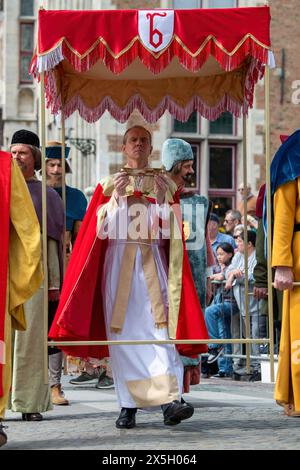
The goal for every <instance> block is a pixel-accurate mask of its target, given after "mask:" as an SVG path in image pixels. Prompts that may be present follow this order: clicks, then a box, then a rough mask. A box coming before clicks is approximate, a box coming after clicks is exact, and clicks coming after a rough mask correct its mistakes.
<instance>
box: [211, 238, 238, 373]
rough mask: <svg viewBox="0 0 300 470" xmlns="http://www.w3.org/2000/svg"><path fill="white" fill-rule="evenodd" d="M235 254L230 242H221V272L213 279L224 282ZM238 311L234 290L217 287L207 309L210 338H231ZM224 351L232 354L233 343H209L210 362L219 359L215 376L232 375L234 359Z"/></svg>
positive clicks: (218, 253) (218, 251) (219, 257)
mask: <svg viewBox="0 0 300 470" xmlns="http://www.w3.org/2000/svg"><path fill="white" fill-rule="evenodd" d="M233 256H234V249H233V247H232V245H231V244H230V243H221V244H220V245H219V246H218V248H217V257H218V262H219V265H220V268H221V272H220V273H217V274H213V275H212V276H211V278H212V280H213V281H218V282H221V283H223V281H224V280H225V276H226V271H227V269H228V267H229V265H230V263H231V261H232V258H233ZM237 313H238V306H237V303H236V301H235V298H234V296H233V293H232V291H231V290H230V291H227V292H224V290H223V285H222V284H221V286H220V287H219V288H218V289H217V291H216V294H215V296H214V301H213V303H212V304H211V305H210V306H209V307H207V308H206V310H205V322H206V326H207V329H208V333H209V336H210V338H212V339H221V338H231V318H232V315H235V314H237ZM223 351H225V353H226V354H231V351H232V348H231V344H226V345H225V347H223V346H222V345H217V344H213V343H212V344H210V345H209V356H208V359H207V363H208V364H212V363H213V362H215V361H216V360H218V366H219V372H218V373H217V374H216V375H215V377H230V376H231V375H232V372H233V370H232V360H231V358H229V357H226V358H225V357H224V356H222V353H223Z"/></svg>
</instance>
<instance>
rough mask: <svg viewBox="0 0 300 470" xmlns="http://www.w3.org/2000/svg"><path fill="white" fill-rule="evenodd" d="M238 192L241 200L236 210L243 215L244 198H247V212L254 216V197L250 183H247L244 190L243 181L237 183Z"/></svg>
mask: <svg viewBox="0 0 300 470" xmlns="http://www.w3.org/2000/svg"><path fill="white" fill-rule="evenodd" d="M238 192H239V193H240V196H241V201H240V203H239V204H238V206H237V209H238V211H239V212H240V213H241V215H244V200H245V199H247V214H248V215H250V216H255V210H256V199H257V198H256V197H255V196H254V194H252V192H251V185H250V184H249V183H248V184H247V188H246V191H245V188H244V183H241V184H240V185H239V189H238Z"/></svg>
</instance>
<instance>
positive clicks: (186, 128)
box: [173, 111, 198, 134]
mask: <svg viewBox="0 0 300 470" xmlns="http://www.w3.org/2000/svg"><path fill="white" fill-rule="evenodd" d="M173 131H174V132H181V133H183V134H184V133H196V132H198V113H197V111H195V112H193V113H192V114H191V116H190V117H189V119H188V121H186V122H181V121H177V119H174V123H173Z"/></svg>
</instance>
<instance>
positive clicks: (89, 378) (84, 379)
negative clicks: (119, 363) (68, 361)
mask: <svg viewBox="0 0 300 470" xmlns="http://www.w3.org/2000/svg"><path fill="white" fill-rule="evenodd" d="M97 382H98V375H97V374H96V371H95V372H94V373H93V375H91V374H88V373H87V372H82V374H80V375H79V376H78V377H76V378H75V379H71V380H70V382H69V383H70V384H72V385H87V384H94V383H97Z"/></svg>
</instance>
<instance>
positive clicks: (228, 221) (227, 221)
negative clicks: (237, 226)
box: [224, 219, 234, 224]
mask: <svg viewBox="0 0 300 470" xmlns="http://www.w3.org/2000/svg"><path fill="white" fill-rule="evenodd" d="M233 220H234V219H231V220H228V219H225V220H224V224H230V222H233Z"/></svg>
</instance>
